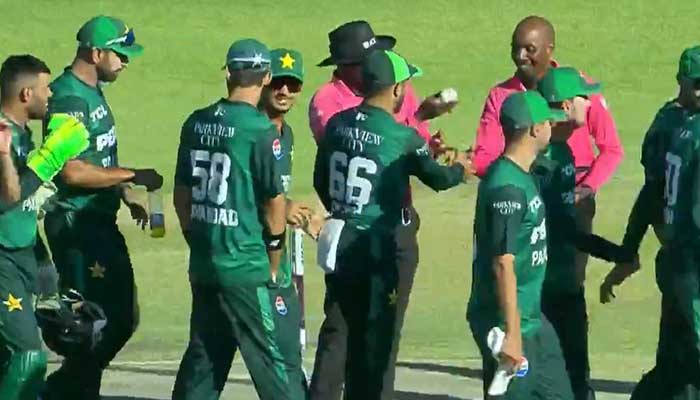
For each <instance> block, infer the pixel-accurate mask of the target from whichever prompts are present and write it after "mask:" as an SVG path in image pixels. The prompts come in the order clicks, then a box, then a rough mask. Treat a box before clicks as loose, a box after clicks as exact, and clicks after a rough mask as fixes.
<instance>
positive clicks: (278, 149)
mask: <svg viewBox="0 0 700 400" xmlns="http://www.w3.org/2000/svg"><path fill="white" fill-rule="evenodd" d="M272 154H273V155H274V156H275V158H276V159H277V160H279V159H280V158H282V143H281V142H280V140H279V139H275V140H273V141H272Z"/></svg>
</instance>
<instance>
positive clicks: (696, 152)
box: [664, 114, 700, 249]
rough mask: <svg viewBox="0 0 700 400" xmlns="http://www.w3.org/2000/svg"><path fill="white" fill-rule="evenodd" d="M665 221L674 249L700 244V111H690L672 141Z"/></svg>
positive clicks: (668, 163)
mask: <svg viewBox="0 0 700 400" xmlns="http://www.w3.org/2000/svg"><path fill="white" fill-rule="evenodd" d="M665 160H666V162H665V164H666V165H665V166H666V171H665V185H664V198H665V200H666V207H665V208H664V223H665V229H666V232H665V234H666V237H667V239H668V240H669V245H670V246H671V247H672V248H681V249H697V248H698V246H700V114H690V115H688V116H687V117H686V120H685V123H684V124H683V125H682V126H681V128H680V129H679V130H676V131H674V133H673V134H672V135H671V136H670V138H669V141H668V146H667V148H666V154H665Z"/></svg>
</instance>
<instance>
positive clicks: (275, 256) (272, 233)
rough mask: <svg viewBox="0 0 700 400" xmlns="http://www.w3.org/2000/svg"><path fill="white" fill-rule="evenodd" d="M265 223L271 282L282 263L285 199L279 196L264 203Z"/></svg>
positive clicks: (285, 220) (281, 195) (285, 219)
mask: <svg viewBox="0 0 700 400" xmlns="http://www.w3.org/2000/svg"><path fill="white" fill-rule="evenodd" d="M264 207H265V222H266V223H267V232H266V240H265V241H266V245H267V254H268V257H270V272H271V273H272V278H273V280H274V279H275V277H276V276H277V271H278V270H279V267H280V262H281V261H282V251H283V250H284V239H285V230H286V227H287V199H285V197H284V195H283V194H279V195H277V196H275V197H273V198H271V199H269V200H267V201H266V202H265V205H264Z"/></svg>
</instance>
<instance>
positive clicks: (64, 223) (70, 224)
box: [44, 212, 139, 399]
mask: <svg viewBox="0 0 700 400" xmlns="http://www.w3.org/2000/svg"><path fill="white" fill-rule="evenodd" d="M44 227H45V230H46V238H47V240H48V243H49V247H50V248H51V253H52V255H53V261H54V264H55V265H56V269H57V270H58V273H59V276H60V285H61V287H62V288H63V289H68V288H73V289H76V290H78V291H79V292H81V293H82V294H83V296H85V299H86V300H89V301H92V302H95V303H97V304H99V305H100V306H101V307H102V308H103V310H104V312H105V314H106V316H107V325H106V326H105V328H104V330H103V331H102V332H103V337H102V340H101V341H100V342H98V343H97V345H96V346H95V348H94V350H93V351H92V352H89V353H85V354H83V355H80V356H76V357H75V358H74V359H73V358H71V359H66V360H65V362H64V363H63V365H62V366H61V368H60V369H59V370H57V372H54V373H53V374H52V375H51V376H50V377H49V378H48V386H49V392H50V393H51V394H52V395H53V397H52V398H56V399H63V398H66V399H68V398H70V399H74V398H75V399H82V398H85V399H93V398H96V396H98V394H99V388H100V385H101V376H102V371H103V369H104V368H106V367H107V365H108V364H109V362H110V361H112V359H114V357H115V356H116V355H117V353H118V352H119V351H120V350H121V349H122V347H124V345H125V344H126V342H127V341H128V340H129V338H131V335H132V334H133V333H134V331H135V330H136V327H137V325H138V321H139V312H138V302H137V299H136V286H135V284H134V272H133V269H132V266H131V260H130V258H129V252H128V249H127V247H126V241H125V240H124V236H122V234H121V233H120V232H119V228H118V226H117V224H116V217H115V216H108V215H99V214H90V213H80V214H76V213H73V212H52V213H48V214H47V215H46V218H45V220H44ZM76 382H81V385H76ZM78 388H80V389H78ZM76 390H80V393H76Z"/></svg>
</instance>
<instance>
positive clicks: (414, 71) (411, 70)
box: [408, 64, 423, 78]
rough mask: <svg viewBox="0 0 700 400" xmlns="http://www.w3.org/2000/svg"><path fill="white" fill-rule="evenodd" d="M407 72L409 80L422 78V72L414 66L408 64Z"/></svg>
mask: <svg viewBox="0 0 700 400" xmlns="http://www.w3.org/2000/svg"><path fill="white" fill-rule="evenodd" d="M408 72H409V73H410V74H411V76H410V77H411V78H417V77H419V76H423V70H422V69H421V68H420V67H418V66H416V65H412V64H408Z"/></svg>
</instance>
